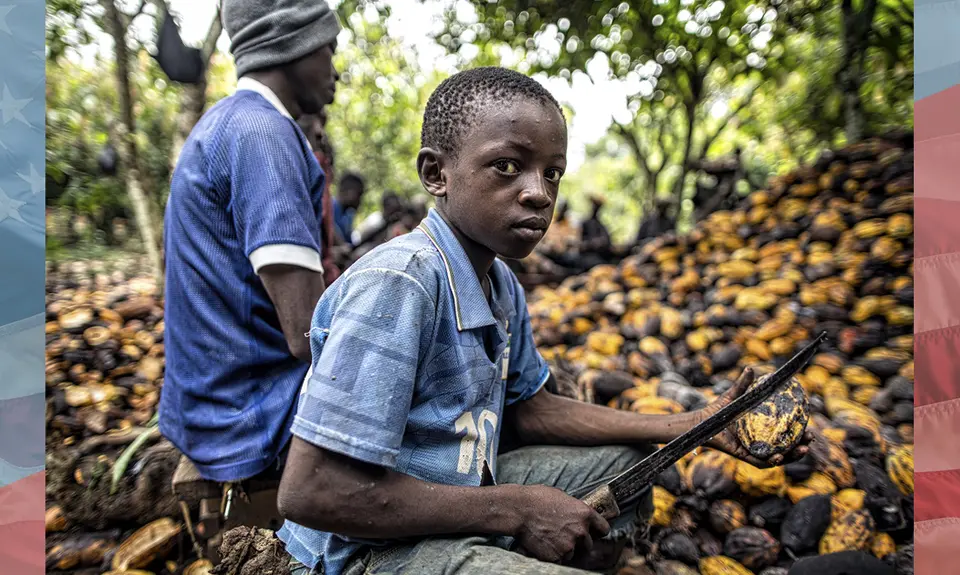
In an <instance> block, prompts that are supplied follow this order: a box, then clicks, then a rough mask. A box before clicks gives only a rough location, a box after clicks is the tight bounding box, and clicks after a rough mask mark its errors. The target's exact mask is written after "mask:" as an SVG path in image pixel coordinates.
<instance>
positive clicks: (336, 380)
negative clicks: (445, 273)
mask: <svg viewBox="0 0 960 575" xmlns="http://www.w3.org/2000/svg"><path fill="white" fill-rule="evenodd" d="M435 321H436V304H435V303H434V299H433V297H432V296H431V295H430V294H429V292H428V291H427V290H426V288H424V287H423V284H422V283H421V282H419V281H418V280H417V279H415V278H414V277H412V276H410V275H408V274H406V273H403V272H399V271H394V270H388V269H370V270H362V271H357V272H354V273H353V274H350V275H349V276H345V278H344V282H343V285H342V286H341V287H340V292H339V294H338V301H337V304H336V311H335V312H334V314H333V318H332V320H331V322H330V328H329V330H321V329H317V328H316V327H315V328H314V329H312V330H311V334H310V338H311V348H312V350H313V357H314V362H313V366H312V373H311V375H310V376H309V378H308V379H307V380H306V382H305V389H304V391H303V393H302V394H301V396H300V405H299V408H298V410H297V415H296V416H295V417H294V422H293V429H292V430H293V433H294V435H296V436H297V437H299V438H301V439H303V440H304V441H307V442H309V443H312V444H313V445H316V446H318V447H321V448H324V449H328V450H330V451H334V452H337V453H340V454H342V455H346V456H348V457H352V458H354V459H357V460H360V461H364V462H367V463H372V464H374V465H380V466H383V467H387V468H393V467H394V466H395V465H396V458H397V455H398V453H399V450H400V445H401V441H402V439H403V434H404V430H405V429H406V426H407V418H408V415H409V413H410V405H411V401H412V398H413V390H414V388H415V384H416V378H417V373H418V369H419V366H420V364H421V362H422V359H423V357H424V355H425V353H426V350H427V349H428V348H429V346H430V342H431V341H432V338H433V326H434V323H435Z"/></svg>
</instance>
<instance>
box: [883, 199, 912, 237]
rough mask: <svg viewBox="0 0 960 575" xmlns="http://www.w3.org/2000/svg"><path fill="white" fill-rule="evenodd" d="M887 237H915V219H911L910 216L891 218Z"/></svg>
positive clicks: (902, 215) (899, 215)
mask: <svg viewBox="0 0 960 575" xmlns="http://www.w3.org/2000/svg"><path fill="white" fill-rule="evenodd" d="M889 201H891V200H887V202H889ZM884 203H886V202H884ZM887 235H889V236H891V237H894V238H909V237H910V236H911V235H913V218H912V217H910V214H894V215H892V216H890V219H888V220H887Z"/></svg>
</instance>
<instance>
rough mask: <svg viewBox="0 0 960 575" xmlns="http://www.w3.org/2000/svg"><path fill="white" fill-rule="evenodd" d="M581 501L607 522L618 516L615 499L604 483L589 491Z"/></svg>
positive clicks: (618, 511)
mask: <svg viewBox="0 0 960 575" xmlns="http://www.w3.org/2000/svg"><path fill="white" fill-rule="evenodd" d="M581 501H583V502H584V503H586V504H587V505H589V506H590V507H591V508H593V510H594V511H596V512H597V513H599V514H600V516H601V517H603V518H604V519H606V520H607V521H609V520H611V519H614V518H616V517H617V516H619V515H620V508H619V507H618V506H617V498H616V497H614V496H613V490H612V489H610V485H608V484H606V483H605V484H603V485H601V486H600V487H597V488H596V489H594V490H593V491H591V492H590V493H589V494H587V496H586V497H584V498H583V499H581Z"/></svg>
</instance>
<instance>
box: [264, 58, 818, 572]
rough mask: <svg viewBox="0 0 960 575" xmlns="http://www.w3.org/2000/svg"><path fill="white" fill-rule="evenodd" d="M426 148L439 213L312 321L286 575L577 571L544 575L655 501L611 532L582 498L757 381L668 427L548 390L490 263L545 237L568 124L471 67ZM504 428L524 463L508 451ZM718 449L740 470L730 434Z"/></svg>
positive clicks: (282, 499) (627, 509)
mask: <svg viewBox="0 0 960 575" xmlns="http://www.w3.org/2000/svg"><path fill="white" fill-rule="evenodd" d="M421 138H422V149H421V151H420V154H419V156H418V158H417V168H418V172H419V175H420V180H421V183H422V184H423V186H424V188H425V189H426V190H427V191H428V192H429V193H430V194H431V195H433V196H434V197H435V198H436V206H437V207H436V209H432V210H430V212H429V214H428V215H427V217H426V219H424V221H423V222H422V223H421V224H420V226H419V227H418V228H417V229H416V230H415V231H413V232H411V233H410V234H407V235H405V236H402V237H399V238H397V239H395V240H393V241H390V242H388V243H386V244H383V245H382V246H380V247H378V248H377V249H375V250H373V251H371V252H370V253H369V254H367V255H366V256H364V257H363V258H361V259H360V260H358V261H357V263H356V264H354V266H352V267H351V268H350V269H349V270H347V272H345V273H344V275H343V276H342V277H341V278H340V280H339V281H338V283H337V286H336V289H334V290H331V291H330V292H329V293H327V294H325V295H324V297H323V298H321V300H320V303H319V304H318V306H317V309H316V312H315V314H314V317H313V323H312V328H311V331H310V340H311V351H312V353H313V365H312V373H311V375H309V376H308V377H307V381H306V382H305V385H304V388H303V390H302V392H301V399H300V404H299V407H298V412H297V415H296V417H295V419H294V424H293V433H294V439H293V441H292V443H291V448H290V456H289V459H288V462H287V466H286V469H285V470H284V475H283V478H282V480H281V485H280V493H279V495H278V504H279V507H280V511H281V514H282V515H283V516H284V517H285V518H286V519H287V520H288V521H287V523H286V524H285V525H284V527H283V529H282V530H281V531H280V533H279V534H278V535H279V537H280V538H281V539H282V540H283V541H284V543H285V544H286V549H287V551H288V552H289V553H290V554H291V555H292V556H293V560H292V561H291V572H292V573H297V574H301V573H302V574H306V573H311V572H312V573H324V574H325V575H341V574H344V573H346V574H350V575H354V574H359V573H374V572H376V573H398V574H399V573H404V574H416V575H432V574H458V575H466V574H481V573H483V574H490V573H511V574H512V573H545V574H560V573H570V574H573V573H583V571H579V570H577V569H573V568H571V567H562V566H560V565H557V564H555V563H559V562H562V561H567V560H569V559H570V558H571V557H572V556H573V554H574V552H575V551H578V550H582V551H584V552H589V551H590V550H591V548H592V547H593V543H594V540H599V539H600V538H601V537H603V536H605V535H607V534H608V533H611V531H612V532H613V533H611V538H612V537H616V538H617V539H624V537H625V536H628V535H629V534H630V533H631V531H632V529H634V520H635V519H637V516H638V515H643V517H640V520H641V521H645V520H646V517H645V515H646V514H647V513H648V512H649V504H650V499H649V495H650V492H649V490H647V491H645V492H644V493H643V494H642V495H638V496H637V498H636V499H635V500H634V501H632V502H628V504H626V505H624V506H623V507H622V508H623V509H624V513H623V515H622V516H621V517H619V518H618V520H616V521H614V522H612V523H613V524H612V525H611V524H608V523H607V521H605V520H604V519H603V518H601V517H600V516H599V515H598V514H597V513H595V512H594V511H593V510H592V509H590V508H589V507H588V506H587V505H585V504H583V503H582V502H580V501H579V500H578V499H576V497H581V496H583V495H586V494H587V493H588V492H589V491H590V490H592V489H593V488H594V487H596V486H597V485H599V484H600V483H602V482H604V481H607V480H609V479H610V478H612V477H613V476H614V475H616V474H617V473H619V472H621V471H623V470H625V469H627V468H628V467H629V466H631V465H633V464H635V463H637V462H638V461H639V460H640V459H641V458H642V457H643V456H644V455H645V451H642V450H640V449H637V447H638V446H640V445H641V444H650V443H657V442H666V441H669V440H670V439H673V438H674V437H676V436H677V434H679V433H681V432H683V431H686V430H688V429H690V427H691V426H692V425H694V424H696V423H697V422H698V421H700V419H701V418H702V417H704V416H707V415H709V414H711V413H713V412H715V411H716V409H719V407H720V405H722V404H725V403H727V402H729V401H731V400H732V399H733V398H734V397H736V396H737V395H739V394H740V393H742V392H743V391H744V390H745V389H746V388H747V386H749V384H750V382H751V381H752V376H751V375H750V372H749V370H747V371H745V373H744V376H743V377H741V378H740V380H739V381H738V382H737V384H736V385H735V386H734V388H733V389H732V390H731V391H730V392H728V394H726V395H725V396H724V397H723V398H722V399H720V400H718V402H717V403H715V404H714V405H712V406H710V407H709V408H707V409H704V410H702V411H700V412H696V413H687V414H682V415H674V416H644V415H639V414H636V413H629V412H624V411H617V410H613V409H609V408H606V407H602V406H598V405H588V404H585V403H579V402H576V401H573V400H568V399H565V398H561V397H559V396H556V395H552V394H550V393H548V392H547V391H545V390H544V389H543V387H544V384H545V383H546V382H547V381H548V379H549V378H550V377H551V375H550V371H549V369H548V368H547V364H546V363H545V362H544V360H543V358H542V357H540V355H539V354H538V353H537V351H536V349H535V347H534V342H533V334H532V333H531V328H530V319H529V315H528V313H527V307H526V301H525V299H524V294H523V291H522V289H521V288H520V286H519V284H518V282H517V280H516V277H515V276H514V275H513V274H512V273H511V272H510V271H509V270H508V269H507V267H506V265H505V264H504V263H503V262H501V261H499V260H497V259H496V258H497V256H498V255H500V256H503V257H508V258H523V257H525V256H527V255H528V254H530V252H531V251H532V250H533V249H534V247H535V246H536V245H537V242H539V241H540V239H541V238H542V237H543V234H544V232H545V231H546V229H547V226H548V225H549V223H550V220H551V216H552V214H553V209H554V205H555V203H556V200H557V193H558V186H559V182H560V178H561V177H562V175H563V171H564V168H565V167H566V147H567V133H566V125H565V122H564V118H563V115H562V113H561V111H560V107H559V106H558V104H557V102H556V101H555V100H554V99H553V97H552V96H551V95H550V94H549V93H548V92H547V91H546V90H545V89H544V88H543V87H542V86H541V85H540V84H538V83H537V82H535V81H534V80H532V79H530V78H528V77H526V76H524V75H522V74H518V73H516V72H512V71H509V70H505V69H502V68H478V69H474V70H469V71H466V72H461V73H459V74H456V75H454V76H452V77H450V78H448V79H447V80H445V81H444V82H443V83H442V84H441V85H440V86H439V87H438V88H437V90H436V91H435V92H434V94H433V95H432V96H431V97H430V100H429V101H428V103H427V108H426V111H425V114H424V122H423V130H422V136H421ZM501 430H502V431H503V432H509V433H510V434H511V435H512V436H514V437H515V438H516V439H519V440H520V442H521V443H523V444H525V445H527V447H521V448H519V449H517V450H515V451H512V452H510V453H505V454H500V453H499V451H498V448H499V443H500V435H501ZM548 444H553V446H547V445H548ZM714 445H715V446H717V447H719V448H722V449H725V450H726V451H730V452H734V453H736V454H737V455H738V456H740V457H744V458H746V457H745V455H746V454H745V453H744V452H743V450H742V449H739V448H738V446H737V443H736V439H735V438H733V437H732V435H730V434H729V433H728V432H724V433H723V434H721V435H720V436H718V438H717V439H716V440H715V441H714ZM597 446H599V447H597ZM806 449H807V448H806V447H801V448H799V449H798V450H796V451H797V454H796V455H802V454H803V453H805V452H806ZM781 462H782V459H781V458H780V457H778V458H777V459H776V460H775V461H771V463H774V464H779V463H781ZM755 463H756V464H759V465H763V464H764V463H763V462H756V461H755ZM495 483H496V484H495ZM641 499H643V500H644V501H641ZM640 503H644V507H646V512H647V513H638V509H639V508H640V505H639V504H640ZM609 539H610V538H608V540H609ZM513 545H516V546H517V547H519V548H520V549H522V550H524V551H525V554H526V555H524V554H520V553H516V552H513V551H511V550H509V549H511V548H513V547H512V546H513ZM614 559H615V557H614Z"/></svg>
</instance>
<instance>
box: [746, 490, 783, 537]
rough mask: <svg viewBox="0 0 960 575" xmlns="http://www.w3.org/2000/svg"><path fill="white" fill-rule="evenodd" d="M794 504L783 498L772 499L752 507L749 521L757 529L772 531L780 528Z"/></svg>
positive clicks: (749, 512)
mask: <svg viewBox="0 0 960 575" xmlns="http://www.w3.org/2000/svg"><path fill="white" fill-rule="evenodd" d="M792 507H793V504H792V503H790V501H789V500H787V499H784V498H782V497H770V498H767V499H764V500H763V501H760V502H759V503H756V504H755V505H753V506H751V507H750V510H749V511H748V513H747V521H749V522H750V523H751V524H752V525H754V526H756V527H763V528H764V529H767V530H771V529H772V528H773V527H779V526H780V525H782V524H783V522H784V520H785V519H786V518H787V513H789V512H790V509H791V508H792Z"/></svg>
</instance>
